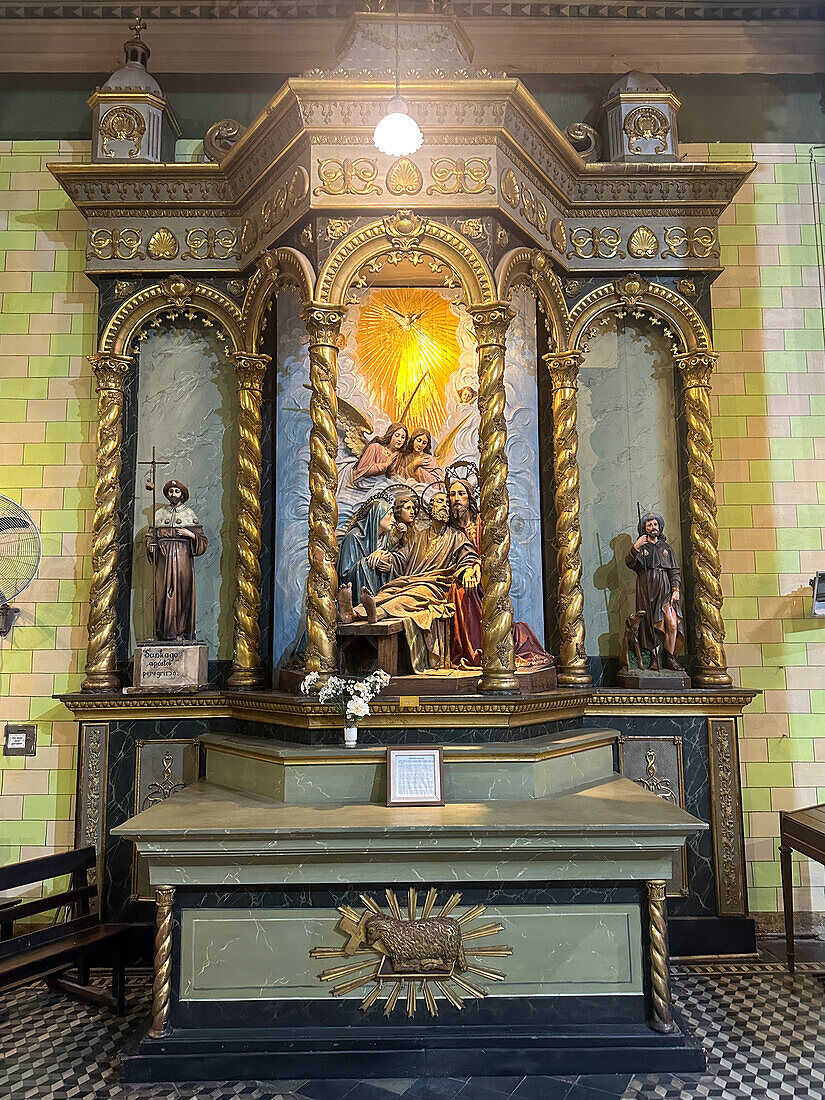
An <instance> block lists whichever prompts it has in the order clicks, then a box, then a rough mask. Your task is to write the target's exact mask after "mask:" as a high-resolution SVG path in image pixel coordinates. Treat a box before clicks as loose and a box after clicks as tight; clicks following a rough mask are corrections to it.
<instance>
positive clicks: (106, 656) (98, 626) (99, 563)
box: [82, 355, 131, 691]
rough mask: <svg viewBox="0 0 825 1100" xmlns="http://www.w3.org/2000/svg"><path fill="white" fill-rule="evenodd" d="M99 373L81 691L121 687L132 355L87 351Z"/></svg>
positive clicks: (97, 375)
mask: <svg viewBox="0 0 825 1100" xmlns="http://www.w3.org/2000/svg"><path fill="white" fill-rule="evenodd" d="M89 362H90V363H91V364H92V370H93V371H94V372H95V378H96V379H97V480H96V481H95V514H94V520H93V521H92V568H93V573H92V583H91V587H90V590H89V626H88V630H89V645H88V648H87V650H86V678H85V679H84V681H83V684H82V690H83V691H119V690H120V678H119V677H118V675H117V671H116V669H117V654H116V651H115V634H116V631H117V615H116V612H115V601H116V600H117V559H118V553H117V543H118V536H119V534H120V470H121V466H122V459H121V453H120V448H121V444H122V442H123V386H124V382H125V379H126V375H127V373H128V370H129V365H130V363H131V359H130V358H129V357H128V356H125V355H90V356H89Z"/></svg>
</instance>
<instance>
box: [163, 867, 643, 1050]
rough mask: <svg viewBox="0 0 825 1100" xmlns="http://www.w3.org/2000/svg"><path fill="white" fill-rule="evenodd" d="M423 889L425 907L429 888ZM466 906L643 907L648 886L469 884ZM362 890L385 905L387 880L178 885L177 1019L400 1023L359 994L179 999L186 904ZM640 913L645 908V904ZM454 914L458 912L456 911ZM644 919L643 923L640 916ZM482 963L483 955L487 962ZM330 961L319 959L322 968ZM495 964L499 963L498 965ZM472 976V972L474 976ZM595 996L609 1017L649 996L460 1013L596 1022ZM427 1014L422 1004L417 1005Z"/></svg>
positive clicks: (242, 905) (308, 902)
mask: <svg viewBox="0 0 825 1100" xmlns="http://www.w3.org/2000/svg"><path fill="white" fill-rule="evenodd" d="M416 885H417V888H418V889H419V905H420V904H421V901H422V900H423V893H424V892H423V891H422V890H421V887H420V886H419V885H418V884H416ZM430 885H434V886H435V887H436V888H437V889H438V891H439V896H438V900H437V903H436V910H437V909H438V908H439V907H440V906H441V905H443V903H444V902H445V901H446V900H447V898H448V897H449V896H450V895H451V894H453V893H454V892H455V890H456V884H455V883H454V882H447V883H431V884H430ZM460 892H461V908H462V909H463V908H464V907H470V906H475V905H488V906H490V905H497V906H507V905H522V906H528V905H548V906H552V905H576V904H579V905H584V904H590V905H607V904H623V905H628V906H634V907H637V908H640V907H641V906H642V905H645V904H646V901H645V898H646V895H645V892H644V888H643V887H640V886H638V885H637V884H620V883H616V884H605V883H600V882H577V883H568V884H565V885H564V886H560V887H556V888H548V887H539V886H533V887H525V886H523V885H521V884H519V883H495V884H489V883H469V884H464V883H462V884H461V887H460ZM396 893H397V896H398V899H399V903H400V905H401V907H402V909H405V907H406V892H405V889H404V888H401V886H400V885H399V888H398V889H397V891H396ZM361 894H368V895H370V896H372V897H373V898H374V899H375V900H376V901H377V902H378V903H379V904H380V905H382V906H384V908H386V901H385V893H384V887H383V886H374V887H370V886H366V887H358V889H350V890H345V889H340V888H336V889H325V888H320V887H310V886H306V887H302V886H289V887H283V888H280V889H272V888H261V889H257V888H254V887H253V888H244V889H240V890H226V891H222V890H203V889H199V888H184V887H178V889H177V890H176V891H175V901H174V908H173V916H172V921H173V933H172V936H173V938H172V944H173V946H172V1001H171V1021H172V1024H173V1026H174V1027H176V1028H178V1027H180V1028H200V1027H203V1028H218V1027H219V1028H236V1027H256V1028H266V1027H319V1026H322V1027H330V1026H332V1027H336V1026H338V1027H351V1026H353V1025H357V1026H359V1027H366V1028H367V1029H369V1027H371V1026H374V1025H375V1026H378V1027H380V1028H381V1029H382V1030H383V1029H385V1028H389V1029H391V1028H392V1027H393V1026H397V1022H398V1018H397V1017H393V1016H390V1017H389V1018H384V1017H383V1016H382V1015H381V1013H380V1012H379V1013H370V1014H368V1015H367V1016H365V1014H364V1013H363V1012H361V1011H360V1009H359V1007H358V1005H359V1002H358V1001H357V1000H350V1001H342V1000H333V998H332V997H331V996H330V998H329V999H328V1000H327V999H325V998H324V999H320V1000H315V999H313V1000H306V1001H288V1002H278V1001H248V1002H246V1001H181V1000H180V998H179V997H178V990H179V989H180V965H181V960H180V951H181V936H180V930H181V912H182V910H184V909H262V910H266V909H306V910H307V911H308V913H309V911H311V910H312V909H315V908H320V909H333V908H337V907H338V906H340V905H351V906H352V907H353V908H355V909H357V910H358V911H359V912H360V911H361V910H362V909H363V908H364V905H363V902H362V901H361V899H360V895H361ZM640 911H643V910H641V909H640ZM454 915H455V914H454ZM642 923H643V924H644V921H642ZM482 961H483V960H482ZM325 965H335V962H334V961H333V962H332V963H330V964H324V963H320V962H319V973H320V971H321V970H323V969H324V968H325ZM492 965H494V966H495V963H494V962H493V964H492ZM471 977H472V976H471ZM594 1001H598V1002H599V1010H600V1013H604V1016H603V1017H601V1016H600V1019H601V1020H602V1021H603V1022H608V1021H613V1022H621V1021H624V1022H633V1021H636V1022H642V1021H643V1020H644V1018H645V1000H644V997H643V996H642V995H638V996H627V995H624V994H623V995H621V996H619V995H616V996H598V997H587V998H584V997H573V996H571V997H565V996H555V997H517V998H508V997H495V996H488V997H487V998H485V1000H484V1001H474V1000H473V999H472V998H468V999H467V1001H466V1002H465V1006H466V1007H465V1010H464V1013H463V1014H462V1022H463V1023H464V1024H465V1025H467V1026H473V1025H491V1024H497V1023H508V1024H511V1025H513V1026H518V1025H526V1026H549V1025H556V1024H559V1023H565V1024H585V1023H587V1022H588V1021H590V1020H592V1019H593V1018H594V1017H593V1011H594V1004H593V1002H594ZM419 1011H420V1013H421V1015H422V1016H423V1014H424V1011H423V1004H422V1006H421V1007H420V1009H419ZM450 1022H451V1021H450V1019H445V1018H444V1017H438V1018H436V1020H435V1021H431V1020H429V1019H428V1021H427V1023H428V1027H430V1026H433V1025H436V1026H441V1025H444V1024H449V1023H450Z"/></svg>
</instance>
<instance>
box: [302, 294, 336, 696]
mask: <svg viewBox="0 0 825 1100" xmlns="http://www.w3.org/2000/svg"><path fill="white" fill-rule="evenodd" d="M302 317H303V320H304V324H305V325H306V327H307V332H308V333H309V381H310V386H311V389H312V397H311V398H310V402H309V414H310V419H311V421H312V429H311V431H310V433H309V576H308V577H307V652H306V669H307V672H319V673H320V674H321V675H322V676H328V675H329V674H330V673H333V672H335V670H336V668H337V665H338V654H337V649H336V637H335V632H336V623H337V618H338V614H337V608H336V598H337V595H338V574H337V572H336V565H337V561H338V542H337V540H336V537H335V528H336V526H337V525H338V500H337V496H336V494H337V492H338V462H337V459H338V431H337V428H336V421H337V419H338V393H337V386H338V334H339V333H340V331H341V321H342V320H343V312H342V310H340V309H335V308H333V307H332V306H321V305H316V304H314V303H309V304H307V306H306V307H305V309H304V312H303V314H302Z"/></svg>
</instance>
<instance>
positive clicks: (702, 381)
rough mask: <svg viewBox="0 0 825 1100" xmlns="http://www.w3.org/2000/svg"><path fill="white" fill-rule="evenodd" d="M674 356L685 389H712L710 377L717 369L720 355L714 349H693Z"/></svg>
mask: <svg viewBox="0 0 825 1100" xmlns="http://www.w3.org/2000/svg"><path fill="white" fill-rule="evenodd" d="M674 358H675V360H676V365H677V367H678V368H679V373H680V374H681V377H682V385H683V386H684V388H685V390H691V389H695V388H699V389H704V390H709V389H710V379H711V375H712V374H713V372H714V370H715V369H716V361H717V359H718V358H719V357H718V355H716V354H715V353H714V352H712V351H692V352H689V353H688V354H687V355H676V356H674Z"/></svg>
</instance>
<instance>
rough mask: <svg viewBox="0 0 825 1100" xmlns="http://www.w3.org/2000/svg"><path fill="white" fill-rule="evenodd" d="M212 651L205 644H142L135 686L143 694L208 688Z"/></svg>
mask: <svg viewBox="0 0 825 1100" xmlns="http://www.w3.org/2000/svg"><path fill="white" fill-rule="evenodd" d="M208 664H209V651H208V649H207V646H206V644H205V643H204V642H142V643H140V644H139V645H138V646H136V648H135V686H134V687H132V688H124V689H123V690H124V691H125V692H126V693H127V694H128V693H132V692H135V693H137V692H142V691H147V692H148V691H158V692H163V691H198V689H199V688H203V687H206V686H207V669H208Z"/></svg>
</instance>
